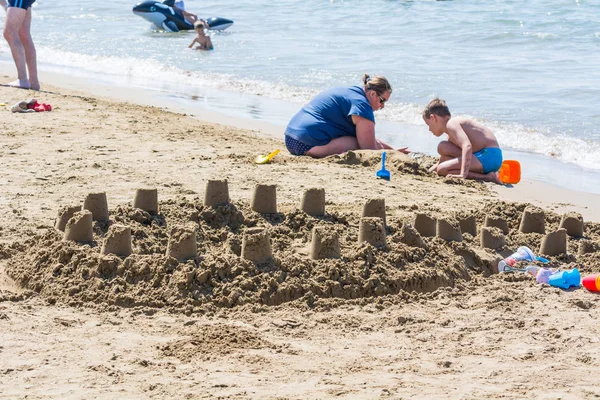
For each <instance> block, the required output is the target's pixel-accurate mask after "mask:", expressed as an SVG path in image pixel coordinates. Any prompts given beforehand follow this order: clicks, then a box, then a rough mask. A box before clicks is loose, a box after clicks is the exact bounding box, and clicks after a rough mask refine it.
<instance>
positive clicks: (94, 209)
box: [83, 192, 108, 222]
mask: <svg viewBox="0 0 600 400" xmlns="http://www.w3.org/2000/svg"><path fill="white" fill-rule="evenodd" d="M83 208H84V209H85V210H89V211H90V212H91V213H92V219H93V220H94V221H100V222H106V221H108V201H107V200H106V192H99V193H90V194H88V195H87V197H86V198H85V200H84V202H83Z"/></svg>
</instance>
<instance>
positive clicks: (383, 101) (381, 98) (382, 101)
mask: <svg viewBox="0 0 600 400" xmlns="http://www.w3.org/2000/svg"><path fill="white" fill-rule="evenodd" d="M377 97H379V101H380V102H381V104H385V102H386V101H388V100H389V99H384V98H383V97H381V95H379V94H378V95H377Z"/></svg>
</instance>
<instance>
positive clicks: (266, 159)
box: [254, 149, 279, 164]
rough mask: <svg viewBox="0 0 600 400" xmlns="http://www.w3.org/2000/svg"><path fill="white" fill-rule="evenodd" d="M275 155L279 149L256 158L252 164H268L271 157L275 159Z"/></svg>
mask: <svg viewBox="0 0 600 400" xmlns="http://www.w3.org/2000/svg"><path fill="white" fill-rule="evenodd" d="M277 154H279V149H277V150H275V151H274V152H272V153H269V154H268V155H266V156H256V158H255V159H254V163H256V164H266V163H268V162H270V161H271V159H272V158H273V157H275V156H276V155H277Z"/></svg>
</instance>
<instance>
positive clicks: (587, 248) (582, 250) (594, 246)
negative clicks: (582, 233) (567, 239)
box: [577, 240, 600, 256]
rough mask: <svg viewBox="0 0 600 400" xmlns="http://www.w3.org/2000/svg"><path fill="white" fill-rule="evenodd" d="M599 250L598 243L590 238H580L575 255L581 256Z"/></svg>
mask: <svg viewBox="0 0 600 400" xmlns="http://www.w3.org/2000/svg"><path fill="white" fill-rule="evenodd" d="M597 251H600V244H598V243H596V242H594V241H592V240H580V241H579V246H578V247H577V255H578V256H582V255H584V254H588V253H595V252H597Z"/></svg>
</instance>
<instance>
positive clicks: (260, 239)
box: [242, 228, 273, 264]
mask: <svg viewBox="0 0 600 400" xmlns="http://www.w3.org/2000/svg"><path fill="white" fill-rule="evenodd" d="M272 257H273V253H272V252H271V236H270V235H269V232H268V231H267V230H266V229H264V228H252V229H248V230H247V231H246V232H245V233H244V239H243V241H242V258H245V259H246V260H250V261H253V262H255V263H257V264H262V263H265V262H267V261H269V260H270V259H271V258H272Z"/></svg>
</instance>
